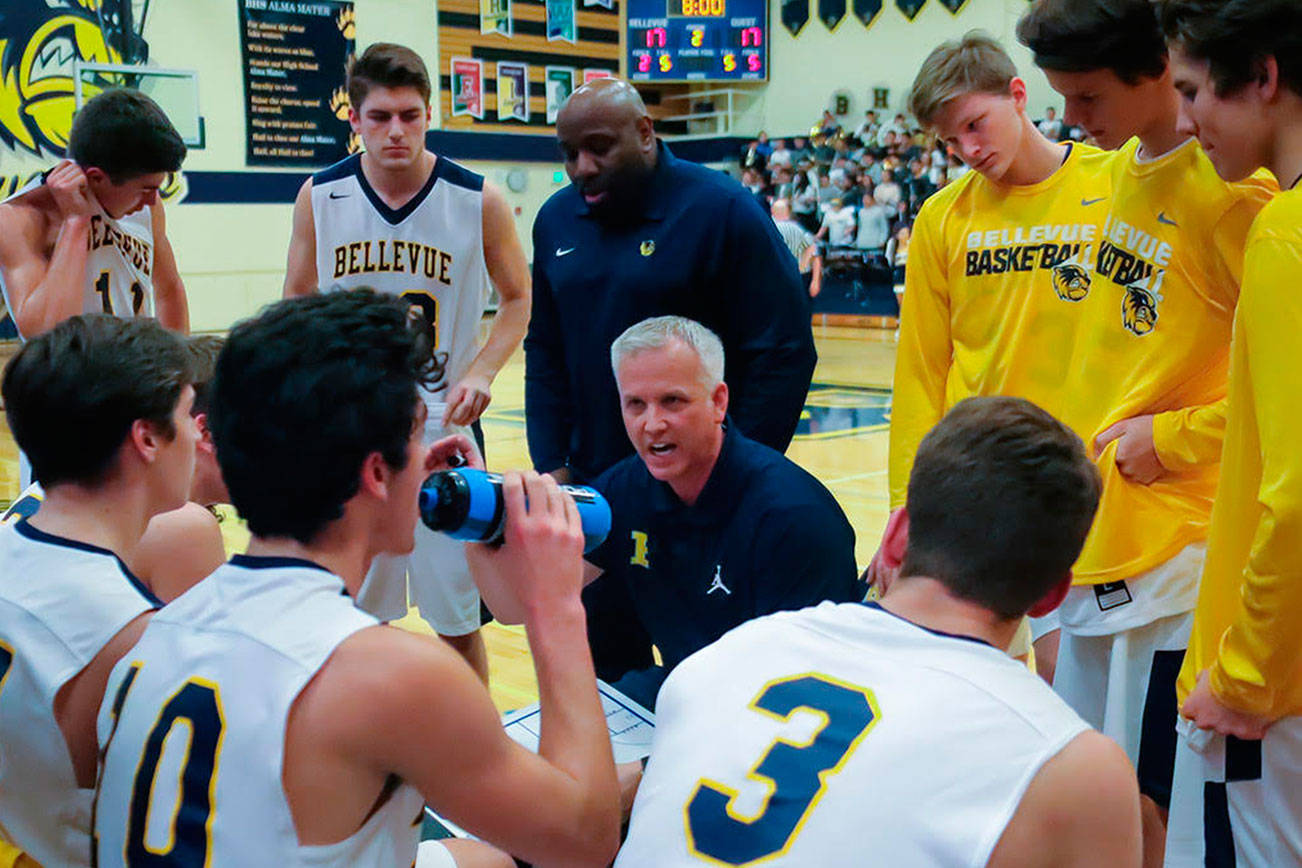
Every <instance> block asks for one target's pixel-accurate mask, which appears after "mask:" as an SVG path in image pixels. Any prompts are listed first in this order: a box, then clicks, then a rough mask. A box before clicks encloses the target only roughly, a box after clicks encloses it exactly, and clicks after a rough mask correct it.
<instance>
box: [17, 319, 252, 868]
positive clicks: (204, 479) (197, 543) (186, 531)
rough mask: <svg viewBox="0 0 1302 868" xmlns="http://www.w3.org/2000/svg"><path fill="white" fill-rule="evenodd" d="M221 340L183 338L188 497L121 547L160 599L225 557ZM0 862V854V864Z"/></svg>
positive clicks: (20, 501)
mask: <svg viewBox="0 0 1302 868" xmlns="http://www.w3.org/2000/svg"><path fill="white" fill-rule="evenodd" d="M221 346H222V339H221V338H219V337H217V336H215V335H198V336H194V337H191V338H189V339H188V340H187V341H186V351H187V354H188V356H189V358H190V375H191V377H192V378H193V379H192V382H191V385H192V386H193V387H194V402H193V403H192V404H191V405H190V416H191V417H192V418H193V419H194V424H195V426H196V429H197V435H198V439H197V441H196V442H195V450H194V476H193V478H192V479H191V482H190V491H189V498H188V500H187V502H186V503H185V504H183V505H182V506H181V507H180V508H179V509H173V510H170V511H168V512H164V513H161V514H160V515H156V516H154V518H153V519H152V520H151V521H150V522H149V526H148V527H147V528H145V532H144V534H143V535H142V536H141V537H140V540H139V542H137V544H136V545H135V546H133V547H132V549H131V550H130V551H129V552H123V553H122V560H123V562H125V563H126V564H127V567H128V569H130V570H131V572H132V573H133V574H134V575H135V576H136V578H138V579H140V581H141V583H142V584H144V585H145V587H147V588H148V589H149V590H150V592H151V593H153V595H154V596H155V597H157V598H158V599H160V600H162V601H163V602H164V603H166V602H169V601H171V600H173V599H175V598H177V597H179V596H180V595H181V593H182V592H183V591H185V590H186V589H187V588H189V587H190V586H191V585H193V584H194V583H195V582H197V581H199V580H200V579H202V578H203V577H204V576H206V575H208V574H209V573H211V572H212V571H213V570H215V569H217V567H219V566H221V565H222V564H223V563H224V562H225V561H226V549H225V543H224V541H223V538H222V531H221V527H220V524H219V521H218V519H217V516H216V515H214V514H213V512H212V511H211V509H210V507H212V506H213V505H215V504H221V503H228V502H229V501H230V499H231V498H230V494H229V493H228V492H227V491H226V483H224V482H223V481H222V476H221V468H219V467H218V466H217V457H216V449H215V448H214V447H213V442H212V432H211V431H210V430H209V428H208V387H209V384H210V382H211V381H212V375H213V370H214V368H215V367H216V365H217V353H218V352H219V351H220V350H221ZM44 497H45V491H44V490H43V489H42V488H41V485H40V483H39V482H33V483H32V484H31V485H29V486H28V487H27V488H25V489H23V492H22V493H21V494H20V495H19V496H18V497H17V498H16V499H15V500H14V502H13V503H12V504H10V506H9V508H8V509H6V510H5V511H4V513H3V514H0V525H3V524H13V523H16V522H19V521H21V520H23V519H24V518H31V517H32V516H33V515H35V514H36V513H37V511H38V510H40V508H41V501H42V500H43V499H44ZM4 865H5V863H4V860H3V858H0V866H4Z"/></svg>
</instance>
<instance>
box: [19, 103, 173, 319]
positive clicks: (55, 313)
mask: <svg viewBox="0 0 1302 868" xmlns="http://www.w3.org/2000/svg"><path fill="white" fill-rule="evenodd" d="M68 155H69V159H67V160H64V161H63V162H61V163H59V164H58V165H57V166H55V167H54V168H53V169H51V170H50V171H49V172H46V173H45V174H44V175H43V176H41V177H40V178H38V179H36V180H35V181H33V182H32V183H31V184H30V185H28V186H27V187H25V188H23V189H21V190H19V191H18V192H17V193H15V194H14V195H13V196H11V197H10V198H9V199H8V200H6V201H5V202H4V203H2V204H0V289H3V291H4V296H5V303H6V304H7V305H8V306H9V311H10V313H11V314H12V315H13V318H14V324H15V325H16V326H17V328H18V334H19V335H20V336H22V337H23V338H31V337H34V336H36V335H38V334H40V333H42V332H44V331H47V330H49V329H50V328H53V327H54V326H55V325H56V324H57V323H59V322H62V321H63V320H65V319H67V318H68V317H70V316H73V315H75V314H79V313H92V312H103V313H109V314H113V315H114V316H121V317H130V316H157V317H158V321H159V322H161V323H162V324H163V325H165V326H167V327H168V328H170V329H174V330H176V331H180V332H186V331H189V328H190V314H189V308H188V306H187V303H186V298H185V287H184V286H183V285H182V283H181V276H180V274H179V273H178V272H177V268H176V260H175V258H174V257H173V255H172V246H171V244H170V243H169V242H168V240H167V233H166V226H165V222H164V217H163V206H162V204H161V203H160V202H159V201H158V189H159V187H161V186H162V185H163V184H164V183H165V182H166V180H167V175H168V173H169V172H175V171H177V170H179V169H180V168H181V161H182V160H184V159H185V144H184V143H183V142H182V141H181V136H180V134H179V133H177V131H176V129H175V128H174V127H173V126H172V124H171V122H170V121H168V119H167V116H166V115H164V114H163V111H162V109H160V108H159V107H158V106H157V105H156V104H155V103H154V101H153V100H151V99H150V98H149V97H147V96H145V95H144V94H143V93H140V92H139V91H136V90H127V89H122V90H108V91H105V92H103V93H101V94H99V95H98V96H96V97H95V98H94V99H91V100H90V101H89V102H87V103H86V105H84V106H82V108H81V110H80V111H79V112H77V116H76V117H75V118H74V119H73V123H72V131H71V133H70V134H69V137H68Z"/></svg>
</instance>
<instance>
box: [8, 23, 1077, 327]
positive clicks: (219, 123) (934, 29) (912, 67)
mask: <svg viewBox="0 0 1302 868" xmlns="http://www.w3.org/2000/svg"><path fill="white" fill-rule="evenodd" d="M8 2H10V3H14V4H17V5H18V6H29V5H30V6H32V7H33V8H36V7H37V6H40V7H42V8H44V7H46V6H47V3H46V0H8ZM55 2H56V4H57V3H63V4H65V5H67V6H68V7H69V8H70V9H84V8H85V7H87V6H91V7H93V6H94V4H95V3H96V2H97V0H55ZM779 5H780V4H779V3H778V2H777V0H771V3H770V7H771V8H770V30H769V32H770V42H771V54H770V69H771V70H772V78H771V80H770V81H769V82H768V83H767V84H765V85H761V86H756V87H754V88H753V93H754V98H753V100H752V101H751V104H750V106H749V108H748V109H747V110H746V111H745V112H744V113H743V116H742V118H741V122H740V123H739V124H738V126H737V127H736V128H734V130H733V131H732V133H733V134H734V135H736V136H750V135H753V134H754V133H755V132H757V131H758V130H760V129H767V130H768V131H769V132H770V134H771V135H774V136H778V135H791V134H798V133H800V132H802V131H806V132H807V131H808V128H809V126H810V125H811V124H812V123H814V121H816V120H817V118H818V116H819V114H820V112H821V110H822V108H824V107H825V106H828V105H830V104H831V102H832V100H833V98H834V95H835V94H837V93H842V94H846V95H848V97H849V106H848V107H849V113H848V114H847V116H846V117H845V119H844V120H845V123H846V124H847V125H848V126H853V125H855V124H857V123H858V121H859V119H860V118H861V117H862V114H863V111H864V109H865V108H868V107H870V105H871V103H870V92H871V89H872V88H874V87H886V88H888V89H889V93H890V103H889V108H888V109H887V110H886V114H887V115H888V116H889V115H893V114H894V112H895V111H897V110H901V109H902V108H903V102H904V100H905V98H906V95H907V90H908V86H909V84H910V82H911V81H912V78H913V75H914V74H915V72H916V69H917V66H918V63H919V62H920V61H921V59H922V58H923V57H924V56H925V54H926V53H927V52H928V51H929V50H930V49H931V48H932V47H933V46H934V45H935V44H936V43H937V42H938V41H940V40H942V39H948V38H952V37H955V36H958V35H961V34H962V33H963V32H965V31H967V30H969V29H972V28H978V27H979V28H983V29H985V30H988V31H989V32H991V33H992V34H993V35H995V36H997V37H999V38H1001V39H1003V40H1004V42H1005V44H1006V45H1008V46H1009V48H1010V50H1011V51H1012V53H1013V56H1014V59H1015V60H1016V61H1017V63H1018V65H1019V67H1020V68H1022V69H1023V71H1024V72H1025V73H1026V78H1027V81H1028V85H1029V88H1030V94H1031V97H1030V99H1031V103H1030V107H1031V112H1032V115H1033V116H1036V117H1038V116H1039V115H1040V114H1041V113H1042V112H1043V108H1044V106H1046V105H1049V104H1060V101H1059V100H1056V99H1054V97H1053V94H1052V92H1051V91H1050V89H1049V88H1048V85H1047V83H1046V82H1045V81H1044V79H1043V77H1042V76H1040V75H1039V74H1038V73H1036V72H1035V71H1034V70H1033V69H1032V68H1031V64H1030V60H1029V57H1028V55H1027V54H1026V52H1025V51H1023V50H1021V49H1020V48H1019V47H1017V46H1016V45H1015V44H1014V43H1015V40H1014V39H1013V38H1012V31H1013V26H1014V24H1015V23H1016V20H1017V16H1018V15H1019V14H1020V13H1021V11H1022V10H1023V9H1024V8H1025V5H1026V4H1025V0H968V2H967V3H966V5H965V6H963V7H962V8H961V9H960V11H959V12H958V13H957V14H954V13H951V12H950V11H949V10H948V9H947V8H946V7H945V6H944V5H943V4H942V3H940V2H939V0H930V2H928V3H926V5H925V6H923V8H922V10H921V11H920V12H919V14H918V15H917V17H916V18H915V19H914V20H912V21H909V20H908V19H907V18H906V17H905V16H904V15H903V14H902V13H901V12H900V10H899V9H898V8H897V6H896V4H895V3H894V2H893V0H886V2H885V3H884V9H883V11H882V12H881V14H880V15H878V16H877V18H876V20H875V21H874V22H873V24H872V26H871V27H869V28H865V27H864V26H863V24H862V23H861V22H860V21H859V20H858V19H857V18H855V17H854V15H853V14H852V13H847V15H846V17H845V18H844V20H843V21H842V22H841V24H840V25H839V26H838V27H837V28H836V30H835V31H829V30H828V29H827V28H826V26H825V25H824V24H823V22H822V21H820V20H819V19H818V17H817V0H813V2H812V3H811V15H810V20H809V22H808V23H807V24H806V25H805V27H804V28H803V29H802V30H801V32H800V34H799V36H797V37H794V38H793V37H792V36H791V35H790V34H789V33H788V32H787V31H786V30H785V29H784V28H783V26H782V24H781V21H780V19H779ZM355 12H356V42H357V45H358V46H365V45H367V44H369V43H371V42H374V41H378V40H389V41H396V42H402V43H404V44H406V45H409V46H411V47H412V48H414V49H416V50H417V51H418V52H420V53H421V55H422V56H423V57H425V58H426V61H427V63H429V65H430V67H431V74H432V75H434V76H435V77H436V80H437V78H438V77H440V76H441V74H442V72H443V70H439V71H437V72H436V71H435V68H436V67H437V66H439V65H440V64H439V58H440V52H439V44H438V24H437V12H436V4H435V3H434V2H431V0H356V2H355ZM42 14H44V13H42ZM2 29H3V24H0V30H2ZM144 36H145V38H146V40H147V41H148V43H149V46H150V62H151V63H153V64H156V65H158V66H163V67H173V68H182V69H194V70H196V71H197V72H198V74H199V98H200V108H201V113H202V115H203V117H204V119H205V123H206V143H205V147H204V148H202V149H196V150H193V151H192V152H191V154H190V156H189V158H188V159H187V161H186V164H185V174H186V176H187V184H188V190H189V194H188V195H186V196H185V197H183V198H182V199H181V200H180V201H179V203H178V202H174V203H173V204H171V205H170V206H169V207H168V209H167V214H168V218H167V219H168V234H169V236H170V237H171V239H172V243H173V246H174V248H175V250H176V254H177V260H178V262H179V263H180V267H181V272H182V275H183V277H184V279H185V282H186V286H187V289H188V292H189V297H190V305H191V320H192V324H193V327H194V328H195V329H196V330H216V329H225V328H227V327H229V326H230V324H231V323H232V322H234V321H235V320H237V319H239V318H241V317H243V316H247V315H249V314H251V313H253V312H255V311H256V310H257V309H258V308H259V307H260V306H261V305H263V304H265V303H267V302H269V301H272V300H274V299H276V298H278V297H279V294H280V288H281V282H282V279H283V273H284V265H285V252H286V248H287V245H288V242H289V235H290V217H291V204H292V199H293V194H294V191H296V190H297V188H298V185H299V184H300V183H301V180H302V178H303V177H304V175H305V172H304V171H302V170H288V169H260V168H250V167H249V166H248V165H247V164H246V158H245V117H244V93H243V87H244V84H243V75H242V71H241V70H242V64H241V53H240V33H239V13H238V4H237V3H236V0H154V2H152V3H151V4H150V9H149V18H148V20H147V22H146V27H145V32H144ZM5 38H6V34H5V33H3V32H0V41H2V40H4V39H5ZM9 74H10V73H8V72H4V71H0V87H7V86H9V85H10V84H12V80H10V81H8V82H6V80H5V76H6V75H9ZM341 76H342V73H341ZM436 87H437V83H436ZM0 96H3V95H2V94H0ZM67 98H68V99H70V97H67ZM5 108H6V105H5V103H4V102H3V101H2V100H0V123H8V122H13V121H12V113H11V114H10V115H6V113H5ZM434 124H435V126H436V128H437V127H440V126H441V125H442V119H441V106H440V105H439V101H438V100H436V102H435V107H434ZM431 141H432V143H433V144H434V145H435V147H436V149H437V148H438V147H439V146H440V144H441V143H442V144H445V145H446V146H447V147H449V148H451V149H452V150H451V152H452V153H453V155H454V156H455V157H456V158H457V159H458V160H460V161H462V162H464V163H466V164H468V165H469V166H470V167H471V168H473V169H475V170H476V171H479V172H482V173H483V174H485V175H486V176H487V177H488V178H489V179H490V180H492V181H494V182H495V183H497V184H499V185H500V186H502V187H503V188H504V189H505V188H506V177H507V174H508V173H509V172H512V171H518V172H520V173H522V177H523V180H524V187H523V190H521V191H518V192H513V191H510V190H508V191H507V193H506V195H507V197H508V201H509V202H510V203H511V205H512V206H514V207H515V208H516V209H517V215H516V222H517V229H518V231H519V234H520V237H521V239H522V241H523V242H524V244H525V249H526V253H527V254H530V255H531V250H530V244H529V236H530V227H531V226H532V224H533V219H534V216H535V215H536V213H537V211H538V208H539V207H540V206H541V205H542V203H543V202H544V201H545V200H546V199H547V197H548V196H550V195H551V194H552V193H553V192H555V191H556V190H557V189H559V188H560V187H561V186H562V185H563V184H564V183H565V181H564V179H563V176H558V175H557V172H558V170H559V169H560V168H561V167H560V165H559V163H558V162H557V161H556V150H555V146H554V143H553V142H552V140H551V138H550V137H549V136H543V135H537V134H533V135H529V134H523V133H521V134H517V135H509V134H503V133H500V132H493V133H488V132H484V133H476V132H459V133H455V134H449V133H435V134H433V135H432V136H431ZM733 148H734V143H733V142H731V141H727V140H724V141H714V142H710V143H695V145H688V144H683V145H681V146H679V145H675V149H676V150H679V151H680V152H688V153H690V155H691V156H692V158H694V159H698V160H700V161H704V162H717V161H718V160H719V158H720V157H721V156H723V155H725V154H728V153H730V152H733ZM494 157H501V158H500V159H494ZM56 160H57V154H54V153H51V152H50V151H49V150H48V149H47V150H43V151H42V152H41V153H39V154H36V153H32V152H31V150H30V149H24V148H22V147H20V146H17V145H12V144H5V143H4V142H0V181H2V182H3V183H5V184H11V183H12V182H13V181H14V179H17V178H21V177H24V176H29V175H30V174H32V173H33V172H36V171H40V170H42V169H45V168H48V167H49V166H51V165H53V163H54V162H55V161H56ZM520 177H521V176H520V175H517V176H516V179H517V180H518V179H519V178H520ZM517 186H518V185H517ZM3 189H10V188H9V187H5V188H3Z"/></svg>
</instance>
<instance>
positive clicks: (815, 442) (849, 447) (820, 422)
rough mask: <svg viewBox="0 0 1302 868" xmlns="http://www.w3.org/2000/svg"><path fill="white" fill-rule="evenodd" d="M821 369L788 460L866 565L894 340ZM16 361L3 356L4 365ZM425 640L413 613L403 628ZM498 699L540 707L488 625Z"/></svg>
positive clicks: (833, 352) (857, 344)
mask: <svg viewBox="0 0 1302 868" xmlns="http://www.w3.org/2000/svg"><path fill="white" fill-rule="evenodd" d="M814 338H815V341H816V343H817V346H818V356H819V359H818V368H817V369H816V370H815V372H814V382H813V386H812V387H811V389H810V395H809V398H808V399H807V401H806V406H805V412H804V414H803V418H802V419H801V424H800V429H799V431H798V432H797V434H796V439H795V441H794V442H793V443H792V444H791V447H790V448H789V449H788V450H787V456H788V457H789V458H791V459H792V460H793V461H795V462H796V463H797V464H799V465H800V466H802V467H804V468H805V469H806V470H808V471H809V472H810V473H812V474H813V475H814V476H816V477H818V478H819V479H820V480H822V482H823V484H824V485H826V486H827V487H828V489H829V490H831V492H832V494H833V495H835V497H836V499H837V500H838V501H839V502H840V504H841V507H842V509H844V510H845V513H846V515H847V516H848V517H849V519H850V523H851V524H852V525H853V526H854V531H855V535H856V546H855V548H856V556H857V558H858V561H859V564H860V566H861V568H862V566H864V565H866V564H867V563H868V561H869V559H871V558H872V555H873V552H874V551H876V548H877V542H878V540H879V539H880V536H881V532H882V528H883V527H884V526H885V524H886V516H887V513H888V502H887V491H886V447H887V433H886V425H887V420H888V419H889V413H890V385H891V373H892V371H893V369H894V366H895V333H894V332H893V331H887V330H877V329H860V328H838V327H830V326H816V327H815V328H814ZM9 355H10V353H9V352H4V353H0V360H3V361H7V359H8V356H9ZM483 427H484V437H485V443H486V451H487V453H488V462H489V467H490V468H492V469H498V470H505V469H512V468H519V467H527V466H528V465H529V452H528V446H527V443H526V441H525V428H524V356H523V353H522V352H517V353H516V355H515V356H514V357H512V359H511V361H510V362H509V363H508V364H507V366H506V367H505V368H504V369H503V370H502V373H501V374H500V375H499V376H498V379H497V382H496V383H495V384H494V386H493V403H492V406H490V407H489V409H488V412H487V413H485V414H484V420H483ZM17 495H18V455H17V448H16V447H15V446H14V443H13V439H12V437H11V436H10V435H9V429H8V426H7V425H5V424H3V421H2V420H0V501H6V502H7V501H9V500H11V499H12V498H14V497H16V496H17ZM400 623H401V624H402V626H405V627H409V628H411V629H416V630H423V631H428V627H426V626H425V624H424V622H423V621H420V620H419V619H418V618H417V617H416V616H415V615H414V610H413V614H409V615H408V617H407V618H404V619H403V621H401V622H400ZM484 635H485V639H486V642H487V645H488V650H489V662H490V666H491V670H492V692H493V699H494V701H496V703H497V705H498V707H499V708H500V709H502V710H508V709H513V708H519V707H521V706H524V705H528V704H529V703H531V702H535V701H537V697H538V692H537V684H536V682H535V680H534V676H533V667H532V665H531V663H530V660H529V650H528V645H527V643H526V641H525V636H524V630H523V628H519V627H503V626H501V625H499V624H490V625H489V626H487V627H486V628H485V630H484Z"/></svg>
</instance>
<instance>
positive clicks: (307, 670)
mask: <svg viewBox="0 0 1302 868" xmlns="http://www.w3.org/2000/svg"><path fill="white" fill-rule="evenodd" d="M377 623H379V622H378V621H376V620H375V619H374V618H372V617H371V616H370V615H367V614H366V613H365V612H362V611H361V610H360V609H358V608H356V607H355V606H354V605H353V604H352V600H350V599H349V598H348V596H347V595H345V594H344V585H343V581H342V580H341V579H340V578H339V577H338V576H335V575H333V574H332V573H330V572H328V571H326V570H324V569H322V568H320V567H318V566H315V565H313V564H311V563H309V562H307V561H301V560H295V559H292V558H266V557H249V556H247V555H236V556H235V557H234V558H232V559H231V561H230V562H229V563H228V564H226V565H224V566H222V567H220V568H219V569H218V570H217V571H216V572H214V573H213V574H212V575H210V576H208V577H207V578H206V579H204V580H203V581H202V582H199V583H198V584H197V585H195V586H194V587H193V588H191V589H190V590H188V591H186V592H185V593H184V594H182V595H181V596H180V597H178V598H177V599H175V600H173V601H172V602H171V603H169V604H168V605H167V607H166V608H164V609H163V610H162V611H160V612H159V613H158V614H157V615H156V616H155V617H154V618H152V619H151V620H150V624H149V626H148V627H147V628H146V629H145V632H144V635H143V636H142V637H141V639H140V642H139V643H137V645H136V647H135V648H134V649H133V650H132V652H131V654H129V655H128V656H127V657H125V658H124V659H123V660H122V661H121V662H120V663H119V664H118V666H117V668H115V669H114V670H113V674H112V676H110V678H109V684H108V689H107V690H106V691H105V695H104V704H103V706H102V707H101V708H100V717H99V742H100V746H101V748H102V749H104V751H105V753H104V762H103V765H102V770H101V778H100V787H99V795H98V797H97V801H96V806H95V835H96V852H97V854H98V857H99V865H100V866H102V868H113V866H122V865H127V864H133V865H143V864H154V863H155V862H157V863H158V864H164V863H165V864H169V865H194V866H204V865H213V866H226V865H231V866H235V865H276V866H285V868H289V866H309V865H310V866H317V868H370V866H376V868H379V866H383V868H394V866H407V865H411V864H412V860H413V859H414V858H415V856H416V847H417V845H418V843H419V838H420V825H421V823H420V820H421V811H422V807H423V804H424V800H423V799H422V798H421V795H420V793H418V792H417V791H416V790H415V789H414V788H412V787H410V786H408V785H406V784H398V785H397V786H396V787H395V788H394V789H393V791H392V793H391V794H390V795H389V798H388V799H387V800H386V801H385V802H384V804H383V805H382V806H381V807H380V808H379V809H378V810H377V811H376V812H375V814H374V815H372V816H371V818H370V819H369V820H367V822H366V824H365V825H363V826H362V828H361V829H360V830H358V831H357V832H356V833H355V834H353V835H351V836H350V837H348V838H347V839H345V840H343V841H340V842H338V843H336V844H331V845H328V846H321V847H304V846H300V845H299V843H298V836H297V834H296V833H295V831H294V822H293V817H292V815H291V813H290V809H289V801H288V800H287V799H286V797H285V792H284V788H283V786H282V783H281V768H282V766H283V763H284V752H285V727H286V724H287V721H288V719H289V711H290V706H291V705H292V704H293V702H294V700H295V699H296V698H297V697H298V695H299V693H300V692H301V691H302V690H303V688H304V686H306V685H307V683H308V681H310V680H311V679H312V677H313V676H314V675H316V673H317V671H318V670H319V669H320V668H321V666H322V665H323V664H324V663H325V661H326V659H327V658H328V657H329V656H330V655H331V654H332V653H333V652H334V650H335V648H337V647H338V646H339V644H340V643H341V642H343V641H344V640H345V639H347V638H348V637H349V636H351V635H352V634H354V633H356V632H357V631H358V630H362V629H365V628H367V627H371V626H374V625H375V624H377ZM376 737H377V738H382V737H383V733H376ZM325 797H328V794H327V795H325V796H323V798H325ZM136 854H139V855H138V856H137V855H136ZM150 854H153V855H154V857H157V856H163V855H166V856H167V857H168V858H167V859H165V860H160V859H158V858H151V856H150Z"/></svg>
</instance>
